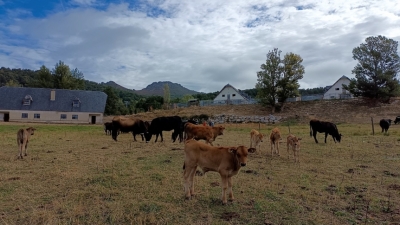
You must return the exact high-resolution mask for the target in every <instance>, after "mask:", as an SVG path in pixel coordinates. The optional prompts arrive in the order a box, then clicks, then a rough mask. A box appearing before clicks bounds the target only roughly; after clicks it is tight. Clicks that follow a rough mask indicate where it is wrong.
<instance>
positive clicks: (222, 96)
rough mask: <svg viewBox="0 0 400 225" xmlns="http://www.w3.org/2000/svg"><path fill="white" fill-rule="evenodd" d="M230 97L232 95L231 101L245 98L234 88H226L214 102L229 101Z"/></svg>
mask: <svg viewBox="0 0 400 225" xmlns="http://www.w3.org/2000/svg"><path fill="white" fill-rule="evenodd" d="M228 95H230V100H244V98H243V97H242V96H241V95H240V94H239V93H238V92H237V91H236V90H235V89H233V88H232V87H225V88H224V89H223V90H222V91H221V93H219V94H218V96H217V97H215V99H214V101H223V100H227V99H228Z"/></svg>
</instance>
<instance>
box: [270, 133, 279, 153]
mask: <svg viewBox="0 0 400 225" xmlns="http://www.w3.org/2000/svg"><path fill="white" fill-rule="evenodd" d="M269 139H270V140H271V156H273V151H274V149H275V153H276V154H277V155H278V156H279V140H281V132H280V131H279V129H278V128H277V127H275V128H274V129H272V131H271V135H270V136H269Z"/></svg>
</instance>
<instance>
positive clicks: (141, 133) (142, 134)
mask: <svg viewBox="0 0 400 225" xmlns="http://www.w3.org/2000/svg"><path fill="white" fill-rule="evenodd" d="M140 136H142V141H144V135H143V133H141V134H140Z"/></svg>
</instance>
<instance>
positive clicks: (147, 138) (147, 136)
mask: <svg viewBox="0 0 400 225" xmlns="http://www.w3.org/2000/svg"><path fill="white" fill-rule="evenodd" d="M151 136H153V135H152V134H151V133H150V132H149V131H147V132H146V133H144V138H145V139H146V143H148V142H149V141H150V140H151Z"/></svg>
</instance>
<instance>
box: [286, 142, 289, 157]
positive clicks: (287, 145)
mask: <svg viewBox="0 0 400 225" xmlns="http://www.w3.org/2000/svg"><path fill="white" fill-rule="evenodd" d="M286 148H287V158H288V159H290V153H289V141H287V142H286Z"/></svg>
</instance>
